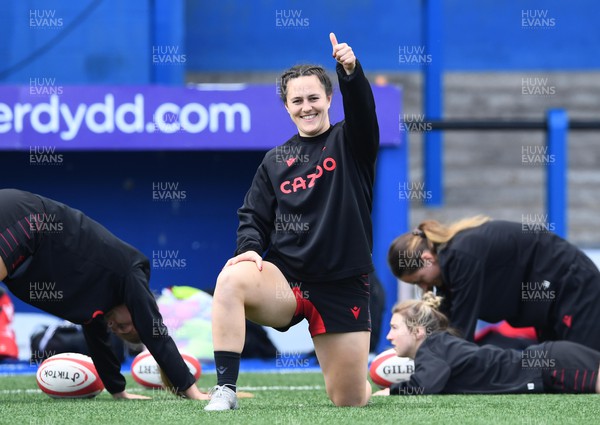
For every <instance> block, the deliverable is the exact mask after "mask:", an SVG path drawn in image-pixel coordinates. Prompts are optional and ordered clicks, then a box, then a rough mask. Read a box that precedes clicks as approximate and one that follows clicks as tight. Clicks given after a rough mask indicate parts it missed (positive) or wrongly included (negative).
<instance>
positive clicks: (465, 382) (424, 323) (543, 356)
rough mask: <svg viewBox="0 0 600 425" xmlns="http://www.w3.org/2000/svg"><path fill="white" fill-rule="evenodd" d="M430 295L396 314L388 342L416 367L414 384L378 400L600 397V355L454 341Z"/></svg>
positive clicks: (574, 346) (559, 345)
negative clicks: (451, 396)
mask: <svg viewBox="0 0 600 425" xmlns="http://www.w3.org/2000/svg"><path fill="white" fill-rule="evenodd" d="M441 301H442V298H441V297H436V296H435V295H433V293H432V292H426V293H425V294H424V295H423V299H422V300H409V301H405V302H402V303H400V304H397V305H396V306H395V307H394V309H393V316H392V320H391V323H390V326H391V329H390V332H389V333H388V335H387V339H388V340H389V341H390V342H391V343H392V344H393V345H394V349H395V350H396V352H397V353H398V355H399V356H403V357H410V358H412V359H414V362H415V372H414V373H413V375H412V376H411V378H410V380H408V381H404V382H400V383H398V384H394V385H392V386H391V388H386V389H384V390H381V391H378V392H377V393H375V394H374V395H389V394H392V395H416V394H510V393H542V392H546V393H594V392H596V393H600V380H598V373H599V372H600V370H599V367H600V352H598V351H595V350H593V349H591V348H589V347H586V346H583V345H580V344H578V343H575V342H570V341H548V342H544V343H542V344H538V345H532V346H529V347H527V348H526V349H525V350H523V351H519V350H512V349H502V348H499V347H496V346H493V345H485V346H481V347H480V346H478V345H475V344H474V343H471V342H468V341H466V340H464V339H462V338H459V337H458V336H456V335H455V331H454V330H453V329H451V328H449V327H448V318H447V317H446V316H444V314H442V313H440V312H439V311H438V307H439V306H440V303H441Z"/></svg>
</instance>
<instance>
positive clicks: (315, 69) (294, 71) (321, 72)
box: [279, 64, 333, 103]
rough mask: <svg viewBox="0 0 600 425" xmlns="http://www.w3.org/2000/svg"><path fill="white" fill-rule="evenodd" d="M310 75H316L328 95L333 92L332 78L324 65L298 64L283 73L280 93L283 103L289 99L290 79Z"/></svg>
mask: <svg viewBox="0 0 600 425" xmlns="http://www.w3.org/2000/svg"><path fill="white" fill-rule="evenodd" d="M309 75H316V76H317V78H318V79H319V81H320V82H321V84H322V85H323V88H324V89H325V94H326V95H327V96H331V94H332V93H333V86H332V85H331V79H330V78H329V76H328V75H327V73H326V72H325V69H323V67H322V66H319V65H308V64H305V65H296V66H293V67H291V68H290V69H288V70H287V71H285V72H284V73H283V74H281V90H280V94H279V95H280V96H281V100H283V103H285V102H286V101H287V84H288V81H290V80H292V79H294V78H298V77H305V76H309Z"/></svg>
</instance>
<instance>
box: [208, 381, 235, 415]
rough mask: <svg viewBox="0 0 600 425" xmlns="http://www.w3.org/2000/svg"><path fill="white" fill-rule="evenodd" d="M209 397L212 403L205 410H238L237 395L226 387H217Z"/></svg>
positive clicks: (211, 391)
mask: <svg viewBox="0 0 600 425" xmlns="http://www.w3.org/2000/svg"><path fill="white" fill-rule="evenodd" d="M208 396H209V397H210V401H209V402H208V404H207V405H206V406H205V407H204V410H211V411H219V410H233V409H237V408H238V401H237V394H236V393H235V391H233V390H232V389H231V388H229V387H227V386H226V385H215V386H214V387H213V388H212V389H211V390H210V393H209V394H208Z"/></svg>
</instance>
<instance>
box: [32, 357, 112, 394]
mask: <svg viewBox="0 0 600 425" xmlns="http://www.w3.org/2000/svg"><path fill="white" fill-rule="evenodd" d="M35 377H36V380H37V384H38V386H39V387H40V389H41V390H42V391H43V392H45V393H46V394H48V395H49V396H50V397H52V398H92V397H95V396H97V395H98V394H100V393H101V392H102V390H103V389H104V384H103V383H102V381H101V380H100V376H98V372H97V371H96V367H95V366H94V363H93V362H92V359H91V357H89V356H86V355H83V354H78V353H62V354H57V355H55V356H52V357H49V358H47V359H46V360H44V361H43V362H42V364H40V367H39V368H38V370H37V373H36V374H35Z"/></svg>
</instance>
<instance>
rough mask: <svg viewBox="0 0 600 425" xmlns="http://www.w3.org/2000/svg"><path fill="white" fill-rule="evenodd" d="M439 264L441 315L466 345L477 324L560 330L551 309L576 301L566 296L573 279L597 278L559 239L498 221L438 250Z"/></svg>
mask: <svg viewBox="0 0 600 425" xmlns="http://www.w3.org/2000/svg"><path fill="white" fill-rule="evenodd" d="M438 261H439V265H440V269H441V272H442V281H443V286H442V287H441V288H439V290H438V295H441V296H443V297H445V300H444V304H443V306H442V310H443V311H444V312H445V313H446V314H447V315H448V316H449V318H450V322H451V325H452V327H454V328H457V329H459V330H460V331H461V332H462V333H463V335H464V336H465V337H466V338H467V339H469V340H472V339H473V333H474V331H475V327H476V323H477V319H478V318H479V319H482V320H485V321H487V322H490V323H496V322H499V321H501V320H506V321H507V322H508V323H510V324H511V325H512V326H515V327H526V326H534V327H536V328H537V329H543V328H546V327H550V328H552V327H556V326H562V327H564V326H565V325H564V324H562V325H561V324H560V322H561V321H562V318H558V317H555V315H554V314H553V313H554V311H553V309H554V307H555V305H556V304H557V303H560V302H561V301H562V300H563V299H564V297H569V296H578V295H577V294H576V292H577V291H570V290H567V287H568V285H578V283H577V282H578V280H577V279H576V278H574V274H575V273H582V271H583V269H587V270H588V271H594V272H595V273H596V274H597V268H596V266H595V265H594V264H593V262H592V261H591V260H590V259H589V258H588V257H587V256H586V255H585V254H584V253H583V252H582V251H580V250H579V249H578V248H576V247H575V246H573V245H571V244H570V243H568V242H567V241H565V240H564V239H562V238H560V237H558V236H557V235H555V234H553V233H551V232H549V231H547V230H545V229H544V228H542V227H540V226H530V225H526V224H521V223H515V222H508V221H500V220H498V221H496V220H493V221H489V222H487V223H484V224H482V225H481V226H479V227H475V228H472V229H466V230H463V231H461V232H459V233H458V234H457V235H456V236H454V238H452V239H451V240H450V241H449V242H448V243H447V244H446V246H445V247H443V248H441V249H440V250H439V252H438ZM588 283H589V282H588ZM579 292H581V291H579ZM580 295H584V294H580Z"/></svg>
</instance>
